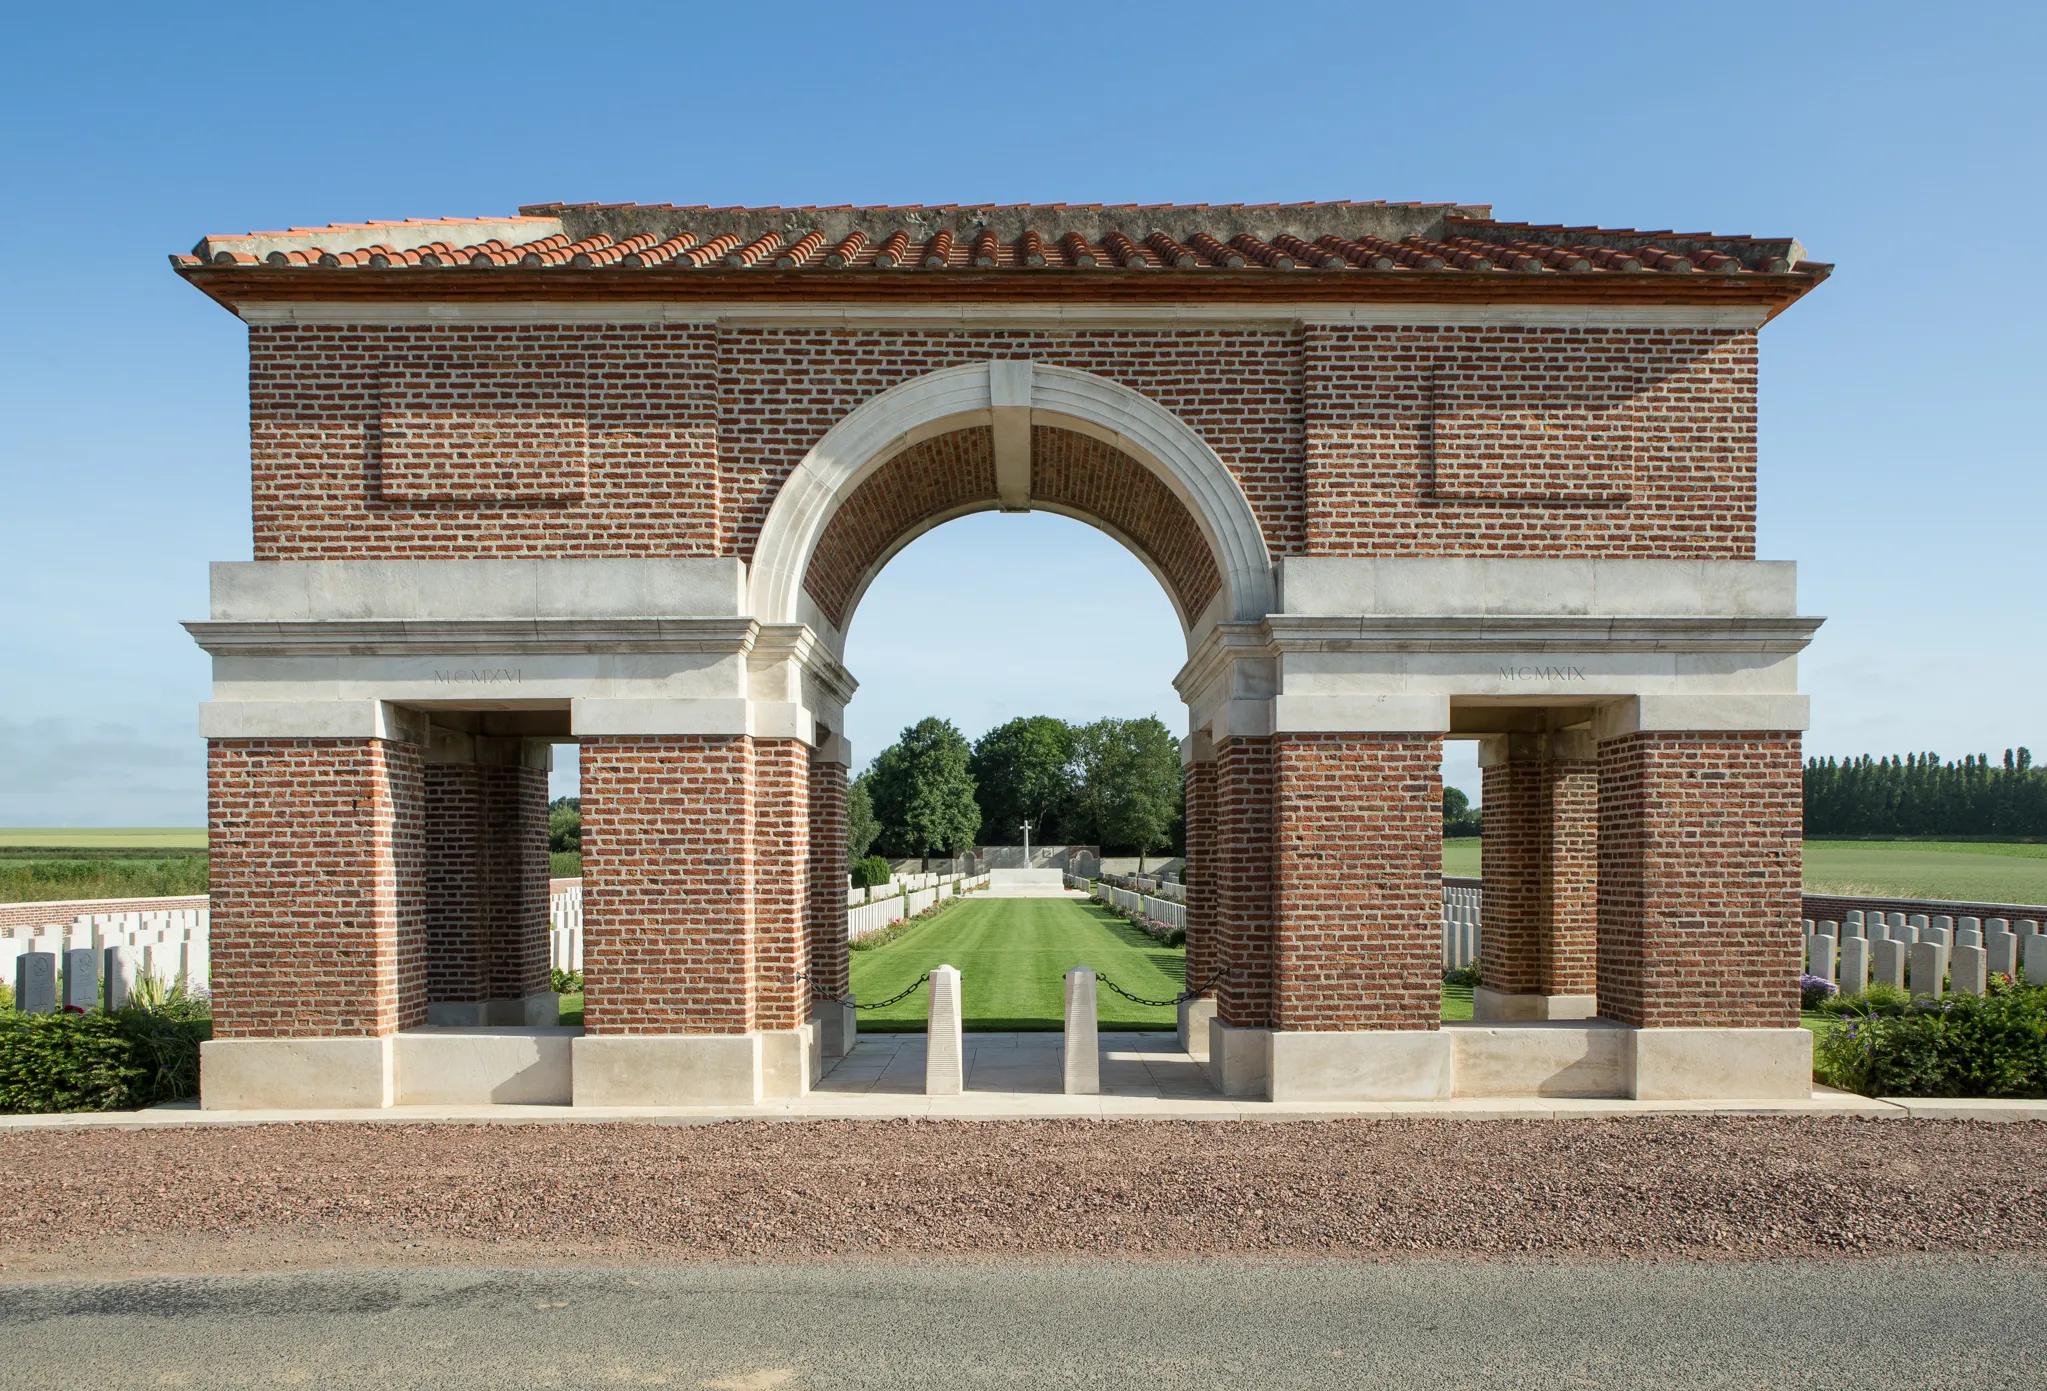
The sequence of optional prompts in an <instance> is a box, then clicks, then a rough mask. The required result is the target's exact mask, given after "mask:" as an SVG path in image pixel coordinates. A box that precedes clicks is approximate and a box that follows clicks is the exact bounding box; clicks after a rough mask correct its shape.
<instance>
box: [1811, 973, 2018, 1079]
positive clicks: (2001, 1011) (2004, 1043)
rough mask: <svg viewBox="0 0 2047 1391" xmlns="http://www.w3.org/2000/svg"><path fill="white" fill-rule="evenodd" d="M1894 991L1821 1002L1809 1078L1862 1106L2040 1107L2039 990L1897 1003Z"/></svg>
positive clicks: (2009, 987)
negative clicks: (1824, 1007)
mask: <svg viewBox="0 0 2047 1391" xmlns="http://www.w3.org/2000/svg"><path fill="white" fill-rule="evenodd" d="M1903 993H1904V992H1902V991H1887V990H1883V989H1881V988H1873V989H1871V990H1870V991H1869V992H1868V994H1867V996H1866V997H1857V996H1849V997H1846V998H1843V999H1839V1000H1835V1001H1828V1012H1829V1013H1834V1014H1837V1015H1839V1016H1840V1017H1841V1021H1842V1022H1841V1023H1840V1024H1838V1025H1835V1026H1834V1027H1832V1028H1829V1029H1827V1030H1825V1031H1824V1032H1823V1033H1822V1034H1821V1035H1820V1038H1819V1040H1818V1047H1817V1048H1816V1050H1815V1057H1814V1067H1813V1071H1814V1072H1815V1073H1816V1074H1817V1075H1818V1077H1819V1079H1820V1080H1821V1081H1822V1082H1825V1083H1827V1084H1828V1085H1830V1086H1835V1087H1841V1088H1844V1089H1846V1090H1848V1091H1852V1092H1859V1093H1861V1094H1862V1095H1863V1096H1911V1097H2047V986H2022V985H2014V984H2011V983H2009V981H2008V980H2007V979H2005V978H2003V977H1999V978H1998V979H1997V980H1995V981H1993V982H1991V985H1990V989H1989V993H1987V994H1984V995H1980V996H1978V995H1951V996H1949V997H1947V998H1946V999H1943V1000H1937V1001H1936V1000H1930V999H1919V1000H1915V1001H1912V1002H1911V1003H1909V1004H1908V1003H1905V1002H1904V1001H1903V1000H1902V998H1901V997H1902V996H1903Z"/></svg>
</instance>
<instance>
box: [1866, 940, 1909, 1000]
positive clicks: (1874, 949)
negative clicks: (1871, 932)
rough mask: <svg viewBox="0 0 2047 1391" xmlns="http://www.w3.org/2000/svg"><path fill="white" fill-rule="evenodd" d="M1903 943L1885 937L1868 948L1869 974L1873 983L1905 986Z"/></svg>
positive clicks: (1899, 987)
mask: <svg viewBox="0 0 2047 1391" xmlns="http://www.w3.org/2000/svg"><path fill="white" fill-rule="evenodd" d="M1905 950H1906V948H1905V944H1904V943H1903V942H1899V941H1894V940H1890V939H1886V940H1884V941H1881V942H1877V943H1874V944H1873V945H1872V946H1871V948H1870V976H1871V979H1872V981H1873V982H1874V983H1876V984H1880V985H1895V986H1897V987H1898V989H1900V990H1903V989H1904V988H1905Z"/></svg>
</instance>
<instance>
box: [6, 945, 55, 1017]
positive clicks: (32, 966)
mask: <svg viewBox="0 0 2047 1391" xmlns="http://www.w3.org/2000/svg"><path fill="white" fill-rule="evenodd" d="M14 1007H15V1008H16V1009H18V1010H20V1011H21V1012H22V1013H23V1014H55V1013H56V1012H57V953H55V952H53V951H25V952H23V953H22V954H21V955H20V956H18V957H16V958H15V959H14Z"/></svg>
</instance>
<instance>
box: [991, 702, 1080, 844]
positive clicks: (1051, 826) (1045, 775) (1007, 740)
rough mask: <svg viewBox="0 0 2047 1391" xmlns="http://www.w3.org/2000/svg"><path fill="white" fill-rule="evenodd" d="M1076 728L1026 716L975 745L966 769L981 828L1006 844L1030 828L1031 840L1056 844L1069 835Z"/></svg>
mask: <svg viewBox="0 0 2047 1391" xmlns="http://www.w3.org/2000/svg"><path fill="white" fill-rule="evenodd" d="M1073 757H1074V741H1073V726H1071V725H1069V724H1067V723H1066V721H1064V720H1059V719H1054V718H1053V717H1052V716H1050V715H1024V716H1020V717H1018V718H1017V719H1014V720H1011V721H1010V722H1009V723H1008V724H1004V725H997V726H996V727H995V728H994V729H991V730H989V731H988V732H987V733H986V734H983V735H982V736H981V737H980V738H979V739H977V740H975V741H974V753H973V757H972V758H971V759H970V760H969V762H968V768H969V770H970V771H971V772H972V773H973V775H974V796H975V799H976V801H978V802H979V804H980V807H981V825H982V827H983V828H984V829H985V830H986V831H987V833H988V835H989V838H990V839H992V840H999V841H1001V842H1003V843H1004V844H1008V843H1010V842H1011V841H1013V840H1014V839H1016V838H1017V837H1018V836H1020V835H1021V834H1022V831H1021V829H1020V827H1021V823H1022V822H1024V821H1025V820H1029V822H1030V823H1031V840H1032V841H1033V842H1034V843H1036V844H1039V845H1052V844H1055V843H1056V842H1057V841H1058V840H1059V838H1061V837H1063V836H1065V835H1066V834H1067V830H1068V827H1067V822H1068V821H1069V820H1070V819H1071V815H1072V808H1073V798H1074V790H1075V779H1074V770H1073Z"/></svg>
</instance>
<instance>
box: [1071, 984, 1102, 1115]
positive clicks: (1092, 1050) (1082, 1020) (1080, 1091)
mask: <svg viewBox="0 0 2047 1391" xmlns="http://www.w3.org/2000/svg"><path fill="white" fill-rule="evenodd" d="M1065 1054H1066V1056H1065V1073H1066V1094H1067V1095H1068V1096H1099V1095H1101V1092H1102V1055H1101V1052H1100V1050H1099V1048H1098V1047H1097V1045H1096V1041H1095V973H1094V972H1093V971H1090V970H1089V969H1088V968H1087V967H1085V966H1076V967H1074V968H1073V969H1072V970H1070V971H1068V972H1067V973H1066V1045H1065Z"/></svg>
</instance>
